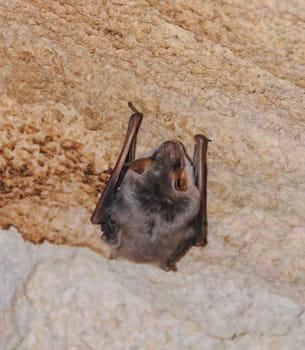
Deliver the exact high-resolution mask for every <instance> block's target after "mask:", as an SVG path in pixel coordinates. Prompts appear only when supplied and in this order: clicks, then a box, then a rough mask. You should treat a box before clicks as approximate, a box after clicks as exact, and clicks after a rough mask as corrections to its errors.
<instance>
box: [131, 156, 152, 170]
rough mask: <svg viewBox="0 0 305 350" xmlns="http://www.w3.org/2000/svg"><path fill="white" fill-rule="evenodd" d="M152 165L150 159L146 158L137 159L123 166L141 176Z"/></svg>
mask: <svg viewBox="0 0 305 350" xmlns="http://www.w3.org/2000/svg"><path fill="white" fill-rule="evenodd" d="M151 163H152V158H151V157H147V158H139V159H136V160H134V161H133V162H129V163H126V164H125V165H126V166H127V167H128V168H129V169H131V170H133V171H135V172H136V173H138V174H143V173H144V171H145V170H147V169H148V168H150V166H151Z"/></svg>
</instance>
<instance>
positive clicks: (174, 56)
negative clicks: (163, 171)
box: [0, 0, 305, 349]
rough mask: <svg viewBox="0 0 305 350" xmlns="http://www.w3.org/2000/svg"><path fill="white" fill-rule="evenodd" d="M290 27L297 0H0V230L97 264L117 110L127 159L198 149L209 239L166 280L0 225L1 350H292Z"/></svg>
mask: <svg viewBox="0 0 305 350" xmlns="http://www.w3.org/2000/svg"><path fill="white" fill-rule="evenodd" d="M304 23H305V5H304V2H303V1H302V0H295V1H289V2H286V1H274V0H268V1H264V2H260V1H252V2H246V1H244V2H241V1H233V0H231V1H190V2H185V1H162V2H159V1H128V2H127V1H90V2H80V1H77V2H73V1H65V2H56V1H53V2H43V1H21V0H15V1H1V2H0V50H1V51H0V52H1V54H0V225H1V227H2V228H7V227H8V226H9V225H14V226H15V227H17V228H18V230H19V231H20V233H21V234H22V236H23V238H24V239H26V240H30V241H32V242H41V241H43V240H45V239H47V240H49V241H51V242H55V243H66V244H70V245H80V246H86V247H90V248H92V249H93V250H95V251H97V252H100V253H103V254H105V255H106V254H107V247H105V245H104V244H103V242H102V241H101V240H100V230H99V228H98V227H94V226H93V225H91V224H90V222H89V217H90V214H91V212H92V210H93V208H94V205H95V203H96V201H97V198H98V194H99V192H100V191H101V189H102V188H103V186H104V181H105V179H106V175H105V174H103V171H104V170H106V169H108V168H109V167H111V166H113V162H114V160H115V158H116V156H117V154H118V152H119V149H120V146H121V143H122V140H123V137H124V133H125V131H124V130H125V128H126V125H127V121H128V117H129V114H130V111H129V110H128V107H127V102H128V101H133V102H134V103H135V104H136V106H137V107H138V108H139V109H140V110H142V111H143V113H144V117H145V119H144V122H143V124H142V127H141V132H140V134H139V140H138V146H139V149H138V151H139V152H138V153H143V152H145V151H147V150H148V149H150V148H152V147H155V146H157V145H158V144H159V143H161V142H162V141H164V140H166V139H171V138H176V139H179V140H181V141H182V142H183V143H184V144H185V145H186V147H187V149H188V150H189V152H190V153H191V152H192V147H193V135H194V134H196V133H204V134H206V135H207V136H208V137H209V138H211V139H212V140H213V142H212V143H211V145H210V148H209V153H208V166H209V179H208V180H209V183H208V214H209V244H208V246H207V247H205V248H204V249H197V248H194V249H192V250H191V251H190V252H189V253H188V255H187V257H186V258H184V259H183V260H182V261H181V262H180V263H179V264H178V269H179V272H178V274H164V273H163V272H161V271H159V270H156V269H154V268H152V267H149V266H138V265H134V264H130V263H125V262H108V261H105V259H103V257H100V256H98V255H94V253H91V252H88V251H87V250H86V249H84V248H83V249H72V248H69V247H56V246H55V247H51V246H49V245H48V244H44V245H42V246H37V247H34V246H32V245H29V244H26V243H23V241H21V240H20V239H19V238H18V236H17V235H16V234H15V233H11V232H7V233H4V232H3V233H1V237H2V240H1V249H2V250H3V255H2V259H3V264H2V265H1V266H5V268H4V269H2V270H1V274H2V275H3V276H4V278H6V280H7V285H8V287H7V293H6V294H5V295H6V296H5V297H3V298H4V299H3V300H4V301H3V304H2V306H3V310H4V309H7V310H6V312H5V313H3V317H2V319H0V320H1V321H0V322H2V323H0V325H1V324H2V325H3V327H2V329H4V330H5V331H3V332H2V333H0V344H1V340H3V343H4V344H6V345H5V346H4V349H12V348H16V346H17V345H16V344H19V345H18V346H19V348H18V347H17V348H18V349H34V347H33V346H34V345H33V344H35V342H36V344H39V346H40V347H37V348H41V347H42V346H43V347H44V348H45V349H48V348H50V349H51V348H52V349H53V348H69V346H71V348H72V346H75V347H76V348H77V346H78V348H80V349H85V348H86V346H87V348H88V349H89V348H100V347H102V346H103V348H107V346H108V348H121V347H120V346H121V345H120V344H122V343H120V342H123V341H127V342H130V346H132V345H134V346H138V347H139V343H140V341H141V339H142V338H141V334H142V335H143V339H144V338H145V339H149V343H147V347H146V348H147V349H150V348H151V349H153V348H162V346H163V348H166V347H167V348H175V347H177V346H179V344H184V345H185V346H189V348H196V346H198V348H200V349H202V348H203V347H202V344H207V345H206V346H207V348H209V349H211V348H215V349H222V348H238V346H239V347H240V348H241V349H244V348H245V347H246V348H250V347H249V344H252V345H253V348H255V346H257V347H259V348H266V349H267V348H268V349H269V348H270V349H271V348H275V349H280V348H283V349H287V348H296V349H301V348H302V347H300V344H304V338H303V337H304V336H303V334H305V333H304V327H305V325H304V317H303V311H304V306H303V303H304V300H305V298H304V292H303V291H304V285H305V279H304V271H305V254H304V251H305V222H304V214H305V201H304V197H305V194H304V193H305V184H304V178H305V162H304V154H305V132H304V130H305V117H304V115H305V114H304V110H305V109H304V107H305V42H304V37H305V24H304ZM7 246H9V247H10V249H7ZM16 251H18V252H19V253H20V255H18V254H19V253H18V254H17V256H16V257H14V259H15V260H14V259H13V258H12V257H11V256H10V254H12V255H15V254H16ZM23 264H24V266H25V267H20V266H22V265H23ZM20 269H21V270H20ZM50 271H52V273H51V272H50ZM88 271H91V274H90V275H89V276H88ZM10 273H11V274H12V275H13V276H11V275H10ZM71 276H75V278H73V277H71ZM17 277H18V278H17ZM19 277H20V280H19ZM65 280H66V281H67V282H65V283H66V284H62V283H63V282H62V281H65ZM18 281H19V282H18ZM42 281H44V282H42ZM58 281H61V282H58ZM84 281H85V282H84ZM87 282H88V287H87V284H86V283H87ZM186 282H188V283H186ZM70 285H71V286H70ZM104 285H106V286H107V287H105V289H103V286H104ZM133 285H136V286H137V287H138V288H139V290H135V287H134V286H133ZM15 286H17V287H16V288H17V289H16V290H15ZM38 286H40V287H38ZM90 286H91V287H90ZM97 286H98V287H97ZM49 291H51V292H50V295H49ZM101 294H102V301H101V302H100V305H98V306H96V304H98V303H99V300H100V295H101ZM113 295H114V296H115V297H113ZM91 297H92V299H91ZM55 300H57V301H56V302H55ZM160 300H161V301H160ZM108 303H110V305H111V306H109V307H108V306H107V305H108ZM79 304H81V306H79V308H78V306H76V305H79ZM20 305H21V306H20ZM185 305H187V308H186V306H185ZM188 308H189V309H188ZM196 310H197V311H196ZM198 310H199V311H198ZM29 315H31V317H30V316H29ZM67 315H69V319H70V320H71V323H69V322H68V320H67V317H68V316H67ZM80 315H82V320H83V323H81V325H80V326H79V328H77V329H76V328H75V327H74V325H75V324H79V323H78V321H79V317H80ZM105 315H106V316H105ZM107 315H108V316H107ZM110 315H111V316H110ZM143 315H144V316H143ZM262 315H263V317H262ZM12 320H14V322H13V321H12ZM94 320H95V321H96V322H94ZM107 320H108V321H109V322H108V321H107ZM60 322H62V323H60ZM122 324H124V325H125V324H126V326H124V327H122ZM50 325H51V327H50ZM60 325H61V326H60ZM106 325H107V326H106ZM177 327H181V329H180V331H179V332H178V331H176V328H177ZM134 328H135V329H136V330H134ZM174 329H175V330H174ZM101 330H103V332H102V333H101ZM38 331H40V332H38ZM62 332H63V333H62ZM65 332H66V333H65ZM38 333H39V335H38ZM12 334H14V336H11V335H12ZM80 334H85V335H86V336H85V338H86V340H83V343H82V342H81V341H80V340H79V339H80ZM101 334H102V335H101ZM156 334H159V335H158V337H159V338H158V337H157V338H156V339H159V340H154V339H155V335H156ZM116 335H117V337H116ZM37 337H39V339H38V338H37ZM8 339H11V340H10V341H9V340H8ZM33 339H34V340H35V341H34V340H33ZM126 339H127V340H126ZM150 339H151V340H150ZM154 341H156V343H154ZM31 342H32V343H31ZM33 342H34V343H33ZM147 342H148V340H147ZM20 344H21V345H20ZM84 344H86V345H84ZM177 344H178V345H177ZM288 345H289V346H288ZM37 346H38V345H37Z"/></svg>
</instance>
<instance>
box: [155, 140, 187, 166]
mask: <svg viewBox="0 0 305 350" xmlns="http://www.w3.org/2000/svg"><path fill="white" fill-rule="evenodd" d="M184 154H185V151H184V147H183V145H182V144H181V142H179V141H174V140H170V141H165V142H163V143H162V144H161V146H160V147H159V149H158V151H157V158H158V157H162V158H165V159H168V160H169V161H170V162H171V163H174V164H176V165H178V166H179V168H180V167H181V168H183V167H184V166H185V159H184Z"/></svg>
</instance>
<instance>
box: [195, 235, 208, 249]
mask: <svg viewBox="0 0 305 350" xmlns="http://www.w3.org/2000/svg"><path fill="white" fill-rule="evenodd" d="M207 244H208V240H207V238H206V237H199V238H197V239H196V242H195V244H194V245H195V246H196V247H204V246H205V245H207Z"/></svg>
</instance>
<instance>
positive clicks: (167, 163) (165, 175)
mask: <svg viewBox="0 0 305 350" xmlns="http://www.w3.org/2000/svg"><path fill="white" fill-rule="evenodd" d="M128 167H129V169H130V170H132V171H134V172H136V173H138V174H139V175H141V177H142V178H143V181H141V182H142V184H144V183H147V185H149V186H150V188H151V190H152V191H153V190H155V191H158V192H159V195H161V194H162V195H170V194H175V193H176V194H177V192H185V191H187V189H188V187H189V186H190V185H193V183H194V180H193V169H192V166H191V162H190V160H189V158H188V156H187V154H186V151H185V148H184V146H183V144H182V143H181V142H179V141H166V142H164V143H162V144H161V145H160V147H159V148H157V149H156V150H154V151H153V152H152V154H151V155H150V156H149V157H144V158H139V159H136V160H135V161H133V162H131V163H129V164H128Z"/></svg>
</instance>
